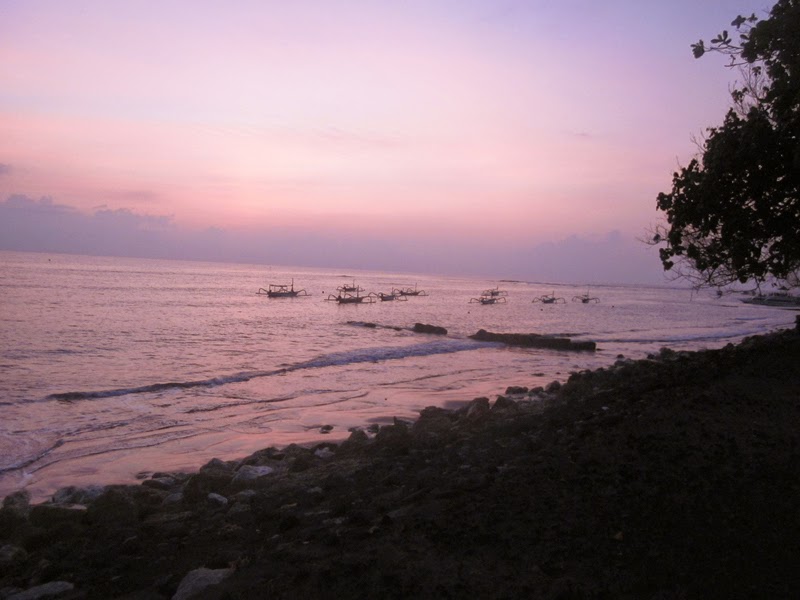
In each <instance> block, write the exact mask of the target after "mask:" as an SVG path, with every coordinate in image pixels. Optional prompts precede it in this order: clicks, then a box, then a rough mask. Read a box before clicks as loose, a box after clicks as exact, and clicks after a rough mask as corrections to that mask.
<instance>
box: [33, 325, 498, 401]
mask: <svg viewBox="0 0 800 600" xmlns="http://www.w3.org/2000/svg"><path fill="white" fill-rule="evenodd" d="M496 345H497V344H491V343H486V342H476V341H473V340H440V341H435V342H427V343H424V344H417V345H414V346H392V347H386V348H367V349H359V350H350V351H346V352H334V353H332V354H325V355H323V356H320V357H318V358H315V359H312V360H309V361H305V362H302V363H298V364H296V365H293V366H289V367H286V368H283V369H275V370H272V371H252V372H242V373H235V374H233V375H228V376H224V377H212V378H210V379H200V380H195V381H171V382H167V383H153V384H150V385H142V386H138V387H129V388H116V389H110V390H98V391H88V392H62V393H56V394H50V395H49V396H47V397H46V398H45V400H57V401H60V402H75V401H77V400H95V399H101V398H112V397H115V396H127V395H130V394H148V393H153V392H161V391H164V390H171V389H190V388H197V387H218V386H222V385H227V384H229V383H243V382H246V381H250V380H251V379H256V378H261V377H271V376H273V375H282V374H284V373H290V372H293V371H300V370H304V369H319V368H324V367H338V366H346V365H351V364H359V363H365V362H381V361H386V360H399V359H403V358H409V357H418V356H431V355H435V354H450V353H454V352H462V351H465V350H475V349H477V348H485V347H487V346H496Z"/></svg>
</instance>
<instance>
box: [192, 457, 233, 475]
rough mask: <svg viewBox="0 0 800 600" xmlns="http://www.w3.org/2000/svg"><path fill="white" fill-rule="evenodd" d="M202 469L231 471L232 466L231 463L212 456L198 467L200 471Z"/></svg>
mask: <svg viewBox="0 0 800 600" xmlns="http://www.w3.org/2000/svg"><path fill="white" fill-rule="evenodd" d="M204 471H233V466H232V465H231V463H228V462H225V461H224V460H220V459H218V458H212V459H211V460H210V461H208V462H207V463H206V464H204V465H203V466H202V467H200V472H204Z"/></svg>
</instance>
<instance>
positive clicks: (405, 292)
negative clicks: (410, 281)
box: [392, 283, 428, 296]
mask: <svg viewBox="0 0 800 600" xmlns="http://www.w3.org/2000/svg"><path fill="white" fill-rule="evenodd" d="M392 294H395V295H397V296H427V295H428V292H426V291H425V290H418V289H417V284H416V283H415V284H414V288H413V289H412V288H410V287H407V288H395V289H393V290H392Z"/></svg>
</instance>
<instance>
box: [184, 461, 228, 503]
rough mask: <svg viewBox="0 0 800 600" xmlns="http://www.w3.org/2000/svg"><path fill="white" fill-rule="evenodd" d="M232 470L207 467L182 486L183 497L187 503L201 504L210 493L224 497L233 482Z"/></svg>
mask: <svg viewBox="0 0 800 600" xmlns="http://www.w3.org/2000/svg"><path fill="white" fill-rule="evenodd" d="M233 477H234V472H233V470H232V469H227V468H226V469H217V468H212V467H209V468H207V469H205V470H203V471H200V472H199V473H196V474H195V475H192V476H191V477H190V478H189V481H187V482H186V485H184V486H183V497H184V499H185V500H186V501H187V502H201V501H203V500H205V498H206V497H207V496H208V495H209V494H210V493H211V492H214V493H216V494H222V495H223V496H224V495H226V492H227V491H228V488H229V487H230V485H231V481H232V480H233Z"/></svg>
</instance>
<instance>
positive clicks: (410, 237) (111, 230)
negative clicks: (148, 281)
mask: <svg viewBox="0 0 800 600" xmlns="http://www.w3.org/2000/svg"><path fill="white" fill-rule="evenodd" d="M0 249H3V250H21V251H35V252H36V251H39V252H42V251H44V252H64V253H71V254H94V255H105V256H132V257H141V258H172V259H181V260H203V261H221V262H239V263H255V264H274V265H286V266H310V267H336V268H359V269H372V270H384V271H399V272H411V273H430V274H453V275H467V276H484V277H491V278H511V279H522V280H527V281H539V282H559V283H575V284H591V283H664V278H663V274H662V271H661V269H660V262H659V260H658V256H657V254H655V253H654V252H653V248H650V247H648V246H646V245H644V244H642V243H640V242H638V241H637V240H636V236H635V235H633V234H630V235H629V234H625V233H623V232H619V231H611V232H608V233H607V234H605V235H603V236H579V235H573V236H569V237H566V238H564V239H561V240H559V241H556V242H550V243H539V244H536V243H530V242H524V241H523V242H512V241H510V240H507V239H506V240H504V239H496V238H485V237H480V238H476V237H470V236H462V237H459V236H457V235H447V234H446V232H443V231H441V229H438V230H436V231H430V230H427V229H424V228H419V229H413V228H412V229H409V230H406V231H404V232H403V233H402V235H398V234H395V235H391V234H389V235H387V234H386V233H385V232H384V231H381V230H379V229H376V230H375V231H372V232H368V233H361V234H360V235H352V234H348V233H347V231H346V230H343V229H342V228H341V224H337V223H336V222H332V223H329V224H327V225H319V226H313V227H312V226H308V227H270V228H264V229H261V230H258V231H249V232H242V231H231V230H225V229H222V228H219V227H209V228H207V229H204V230H202V231H192V230H187V229H184V228H181V227H180V226H179V225H178V224H177V223H175V221H174V218H173V217H172V216H170V215H150V214H139V213H136V212H134V211H132V210H130V209H127V208H121V209H113V210H112V209H109V208H106V207H100V208H98V209H97V210H95V211H94V212H93V213H91V214H86V213H83V212H80V211H78V210H76V209H75V208H74V207H71V206H66V205H61V204H56V203H54V202H53V201H52V199H50V198H41V199H39V200H33V199H31V198H28V197H27V196H22V195H15V196H10V197H9V198H8V199H7V200H6V201H5V202H3V203H0Z"/></svg>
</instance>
